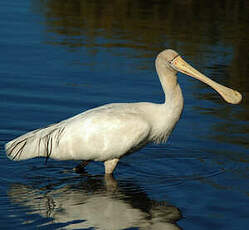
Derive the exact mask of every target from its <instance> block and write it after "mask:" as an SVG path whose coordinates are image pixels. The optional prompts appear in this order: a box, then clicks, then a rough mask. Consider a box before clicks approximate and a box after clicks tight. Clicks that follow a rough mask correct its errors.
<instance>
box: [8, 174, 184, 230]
mask: <svg viewBox="0 0 249 230" xmlns="http://www.w3.org/2000/svg"><path fill="white" fill-rule="evenodd" d="M36 187H37V186H36ZM8 196H9V198H10V200H11V202H12V203H14V204H18V205H21V206H23V207H26V208H28V209H29V211H27V213H28V214H39V215H40V216H42V217H43V218H49V219H51V221H50V222H49V224H63V226H64V227H63V229H79V228H80V229H85V228H87V229H88V228H92V227H93V228H94V229H106V230H110V229H113V230H114V229H128V228H131V227H137V228H139V229H169V230H175V229H180V228H179V227H178V226H177V225H176V221H177V220H179V219H180V218H181V213H180V211H179V209H177V208H176V207H174V206H171V205H169V204H167V203H166V202H156V201H153V200H151V199H150V198H149V197H148V196H147V194H146V193H145V192H144V191H143V190H142V189H141V188H138V187H137V186H135V185H134V184H132V183H131V182H127V181H125V182H124V181H123V182H122V181H119V182H117V181H116V180H115V179H114V178H113V177H112V176H105V177H104V178H103V177H97V176H87V177H86V179H84V181H80V182H79V181H77V183H72V182H71V184H70V185H68V183H67V184H66V183H65V181H63V183H57V184H49V185H46V186H45V187H39V188H35V187H34V186H28V185H23V184H14V185H12V186H11V187H10V189H9V191H8Z"/></svg>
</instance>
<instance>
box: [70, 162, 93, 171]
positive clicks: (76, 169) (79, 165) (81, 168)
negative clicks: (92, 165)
mask: <svg viewBox="0 0 249 230" xmlns="http://www.w3.org/2000/svg"><path fill="white" fill-rule="evenodd" d="M89 162H90V161H81V162H80V164H78V165H77V166H76V167H75V168H74V171H75V172H76V173H83V172H84V170H85V167H86V166H87V165H88V164H89Z"/></svg>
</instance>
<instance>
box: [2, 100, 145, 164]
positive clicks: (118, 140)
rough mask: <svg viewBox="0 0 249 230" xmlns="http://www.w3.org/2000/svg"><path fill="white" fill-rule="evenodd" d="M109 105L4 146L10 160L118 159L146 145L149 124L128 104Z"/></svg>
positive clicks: (37, 131)
mask: <svg viewBox="0 0 249 230" xmlns="http://www.w3.org/2000/svg"><path fill="white" fill-rule="evenodd" d="M125 105H126V104H120V105H119V104H117V105H116V104H113V105H112V104H111V105H106V106H102V107H99V108H96V109H93V110H88V111H86V112H85V113H81V114H79V115H77V116H75V117H72V118H70V119H67V120H64V121H62V122H60V123H57V124H54V125H51V126H48V127H46V128H43V129H38V130H34V131H32V132H29V133H27V134H24V135H22V136H20V137H18V138H16V139H14V140H12V141H10V142H9V143H7V144H6V146H5V148H6V153H7V155H8V157H10V158H11V159H13V160H24V159H28V158H33V157H38V156H40V157H47V158H48V157H51V158H54V159H58V160H100V161H103V160H107V159H112V158H119V157H121V156H122V155H124V154H125V153H127V152H132V151H134V150H136V149H137V148H139V147H141V146H142V145H144V144H146V143H147V142H148V135H149V133H150V125H149V123H148V122H147V121H146V119H145V118H144V117H143V116H142V114H141V113H140V112H139V111H137V110H136V109H134V108H133V107H132V106H130V108H129V104H127V105H126V106H125Z"/></svg>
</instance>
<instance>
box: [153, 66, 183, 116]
mask: <svg viewBox="0 0 249 230" xmlns="http://www.w3.org/2000/svg"><path fill="white" fill-rule="evenodd" d="M156 69H157V73H158V77H159V79H160V82H161V85H162V88H163V91H164V95H165V102H164V105H165V106H167V107H169V108H172V109H173V108H176V107H177V108H179V110H180V111H181V110H182V108H183V96H182V91H181V88H180V86H179V84H178V82H177V76H176V73H177V72H176V71H174V70H170V69H168V68H166V67H164V66H162V65H161V64H160V63H158V62H156Z"/></svg>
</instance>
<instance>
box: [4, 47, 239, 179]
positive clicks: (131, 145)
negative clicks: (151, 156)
mask: <svg viewBox="0 0 249 230" xmlns="http://www.w3.org/2000/svg"><path fill="white" fill-rule="evenodd" d="M155 63H156V70H157V73H158V76H159V80H160V82H161V85H162V88H163V91H164V94H165V102H164V103H163V104H154V103H149V102H140V103H113V104H106V105H103V106H100V107H96V108H94V109H90V110H87V111H85V112H83V113H80V114H78V115H76V116H74V117H71V118H69V119H66V120H63V121H61V122H59V123H56V124H52V125H50V126H48V127H45V128H42V129H37V130H34V131H31V132H28V133H26V134H24V135H22V136H20V137H17V138H16V139H14V140H12V141H10V142H8V143H7V144H6V145H5V149H6V154H7V156H8V157H9V158H10V159H12V160H17V161H18V160H25V159H29V158H34V157H46V160H47V159H48V158H53V159H56V160H81V161H82V162H81V164H79V165H78V166H77V167H76V168H75V170H76V171H77V172H80V171H81V170H83V169H84V167H85V166H86V165H87V164H88V163H89V162H90V161H102V162H104V165H105V173H106V174H112V173H113V171H114V169H115V167H116V165H117V163H118V161H119V159H120V158H121V157H123V156H124V155H126V154H128V153H132V152H135V151H137V150H138V149H140V148H142V147H144V146H145V145H146V144H147V143H150V142H155V143H162V142H166V140H167V138H168V137H169V135H170V133H171V132H172V130H173V129H174V127H175V125H176V123H177V121H178V120H179V119H180V116H181V113H182V110H183V96H182V91H181V88H180V86H179V84H178V82H177V75H176V74H177V72H178V71H180V72H182V73H184V74H186V75H189V76H192V77H194V78H196V79H198V80H200V81H202V82H204V83H206V84H207V85H209V86H210V87H212V88H213V89H214V90H216V91H217V92H218V93H219V94H220V95H221V96H222V97H223V99H224V100H225V101H227V102H228V103H232V104H238V103H239V102H240V101H241V100H242V96H241V94H240V93H239V92H238V91H236V90H233V89H230V88H228V87H225V86H223V85H220V84H218V83H216V82H214V81H213V80H211V79H209V78H208V77H206V76H205V75H203V74H201V73H200V72H198V71H197V70H196V69H194V68H193V67H192V66H190V65H189V64H188V63H187V62H185V61H184V60H183V59H182V58H181V56H180V55H179V54H178V53H177V52H176V51H174V50H171V49H166V50H164V51H162V52H161V53H159V54H158V56H157V58H156V61H155Z"/></svg>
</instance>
